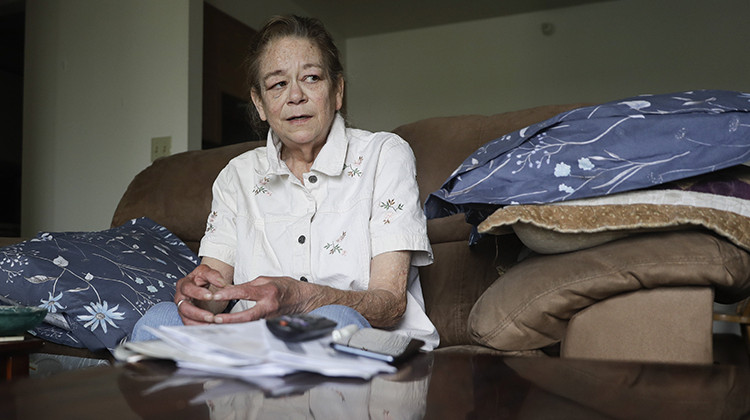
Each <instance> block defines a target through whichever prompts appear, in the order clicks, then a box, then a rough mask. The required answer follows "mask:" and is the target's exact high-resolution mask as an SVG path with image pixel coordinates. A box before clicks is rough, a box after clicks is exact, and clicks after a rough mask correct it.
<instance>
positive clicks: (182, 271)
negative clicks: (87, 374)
mask: <svg viewBox="0 0 750 420" xmlns="http://www.w3.org/2000/svg"><path fill="white" fill-rule="evenodd" d="M197 265H198V257H197V256H196V255H195V254H194V253H193V252H192V251H191V250H190V249H189V248H188V247H187V246H186V245H185V244H184V243H183V242H182V241H181V240H180V239H179V238H178V237H177V236H175V235H174V234H172V233H171V232H169V231H168V230H167V229H166V228H164V227H163V226H160V225H158V224H156V223H155V222H153V221H152V220H150V219H147V218H140V219H133V220H131V221H130V222H128V223H126V224H125V225H123V226H120V227H116V228H113V229H108V230H104V231H100V232H62V233H48V232H43V233H39V234H38V235H37V237H36V238H34V239H31V240H30V241H26V242H23V243H20V244H16V245H11V246H8V247H4V248H0V300H4V301H6V302H7V303H16V304H21V305H28V306H40V307H44V308H47V310H48V311H49V314H48V316H47V318H45V321H46V322H44V323H42V324H41V325H40V326H39V327H38V328H36V329H35V331H34V332H35V333H36V334H37V335H38V336H40V337H42V338H44V339H47V340H49V341H52V342H55V343H59V344H65V345H69V346H75V347H87V348H89V349H90V350H94V351H96V350H102V349H105V348H106V349H109V350H112V349H114V348H115V347H116V346H117V345H118V344H119V343H121V342H122V341H123V340H125V339H126V338H127V337H128V336H129V335H130V333H131V331H132V330H133V326H134V325H135V323H136V322H137V321H138V319H140V317H141V316H142V315H143V314H144V313H145V312H146V310H148V309H149V308H150V307H151V306H153V305H154V304H156V303H158V302H161V301H170V300H172V298H173V296H174V291H175V284H176V283H177V280H178V279H180V278H181V277H184V276H185V275H186V274H187V273H189V272H190V271H192V270H193V269H194V268H195V267H196V266H197Z"/></svg>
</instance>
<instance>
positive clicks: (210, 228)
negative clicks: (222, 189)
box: [206, 210, 219, 233]
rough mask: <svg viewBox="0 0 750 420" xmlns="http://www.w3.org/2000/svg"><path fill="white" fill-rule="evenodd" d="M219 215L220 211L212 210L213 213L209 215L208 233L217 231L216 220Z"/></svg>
mask: <svg viewBox="0 0 750 420" xmlns="http://www.w3.org/2000/svg"><path fill="white" fill-rule="evenodd" d="M218 216H219V213H217V212H216V210H214V211H212V212H211V214H209V215H208V223H207V224H206V233H214V231H216V226H215V225H214V222H215V221H216V218H217V217H218Z"/></svg>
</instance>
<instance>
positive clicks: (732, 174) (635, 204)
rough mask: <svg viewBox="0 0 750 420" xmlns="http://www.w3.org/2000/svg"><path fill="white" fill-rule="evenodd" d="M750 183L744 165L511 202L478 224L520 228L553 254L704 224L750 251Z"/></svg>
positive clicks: (489, 228) (495, 230) (526, 238)
mask: <svg viewBox="0 0 750 420" xmlns="http://www.w3.org/2000/svg"><path fill="white" fill-rule="evenodd" d="M749 185H750V168H747V167H744V166H742V165H740V166H737V167H732V168H728V169H725V170H723V171H721V172H717V173H714V174H708V175H704V176H700V177H695V178H692V179H689V180H685V181H680V182H676V183H672V184H670V186H671V188H669V189H657V190H639V191H631V192H625V193H619V194H612V195H606V196H602V197H594V198H586V199H580V200H571V201H567V202H561V203H553V204H542V205H516V206H506V207H502V208H500V209H498V210H497V211H495V212H494V213H493V214H492V215H490V216H489V217H487V219H485V220H484V221H483V222H482V223H481V224H480V225H479V226H478V230H479V232H480V233H490V234H495V235H500V234H505V233H515V234H516V235H517V236H518V237H519V239H521V241H522V242H523V243H524V244H525V245H526V246H528V247H529V248H531V249H532V250H534V251H536V252H538V253H542V254H554V253H559V252H569V251H574V250H578V249H584V248H589V247H592V246H597V245H601V244H603V243H606V242H609V241H612V240H616V239H620V238H623V237H626V236H629V235H632V234H634V233H640V232H648V231H666V230H681V229H686V228H694V227H696V226H699V227H703V228H706V229H709V230H712V231H714V232H716V233H718V234H719V235H722V236H723V237H725V238H727V239H728V240H730V241H732V242H733V243H734V244H736V245H738V246H740V247H742V248H744V249H746V250H748V251H750V197H747V196H746V195H747V192H748V190H750V186H749ZM691 189H692V190H691ZM706 191H711V192H713V191H716V193H709V192H706ZM719 192H723V193H725V194H719ZM732 195H736V196H732Z"/></svg>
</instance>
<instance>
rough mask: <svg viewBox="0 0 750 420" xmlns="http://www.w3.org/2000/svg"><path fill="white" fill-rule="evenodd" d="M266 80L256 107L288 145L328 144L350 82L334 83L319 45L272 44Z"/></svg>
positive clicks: (292, 40)
mask: <svg viewBox="0 0 750 420" xmlns="http://www.w3.org/2000/svg"><path fill="white" fill-rule="evenodd" d="M260 77H261V80H260V92H255V91H253V92H252V99H253V103H254V104H255V108H256V109H257V110H258V113H259V114H260V118H261V119H262V120H263V121H267V122H268V124H269V125H270V126H271V128H272V129H273V131H274V132H275V133H276V134H277V135H278V136H279V138H280V140H281V141H282V143H284V145H285V146H287V147H292V148H295V147H305V145H312V146H315V145H322V144H324V143H325V141H326V138H327V137H328V132H329V131H330V129H331V124H332V123H333V119H334V117H335V115H336V111H338V110H339V109H341V105H342V103H343V97H344V81H343V79H340V80H328V78H327V75H326V72H325V69H324V68H323V59H322V56H321V53H320V50H319V49H318V48H317V47H316V46H315V44H313V43H312V42H310V41H308V40H307V39H305V38H297V37H285V38H280V39H277V40H275V41H272V42H271V43H270V44H269V45H268V47H267V48H266V51H265V52H264V53H263V55H262V56H261V62H260Z"/></svg>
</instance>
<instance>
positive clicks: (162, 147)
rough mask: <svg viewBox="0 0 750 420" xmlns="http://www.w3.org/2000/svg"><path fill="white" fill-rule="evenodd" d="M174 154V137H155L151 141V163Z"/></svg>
mask: <svg viewBox="0 0 750 420" xmlns="http://www.w3.org/2000/svg"><path fill="white" fill-rule="evenodd" d="M171 154H172V137H154V138H152V139H151V162H153V161H155V160H156V159H158V158H160V157H164V156H169V155H171Z"/></svg>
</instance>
